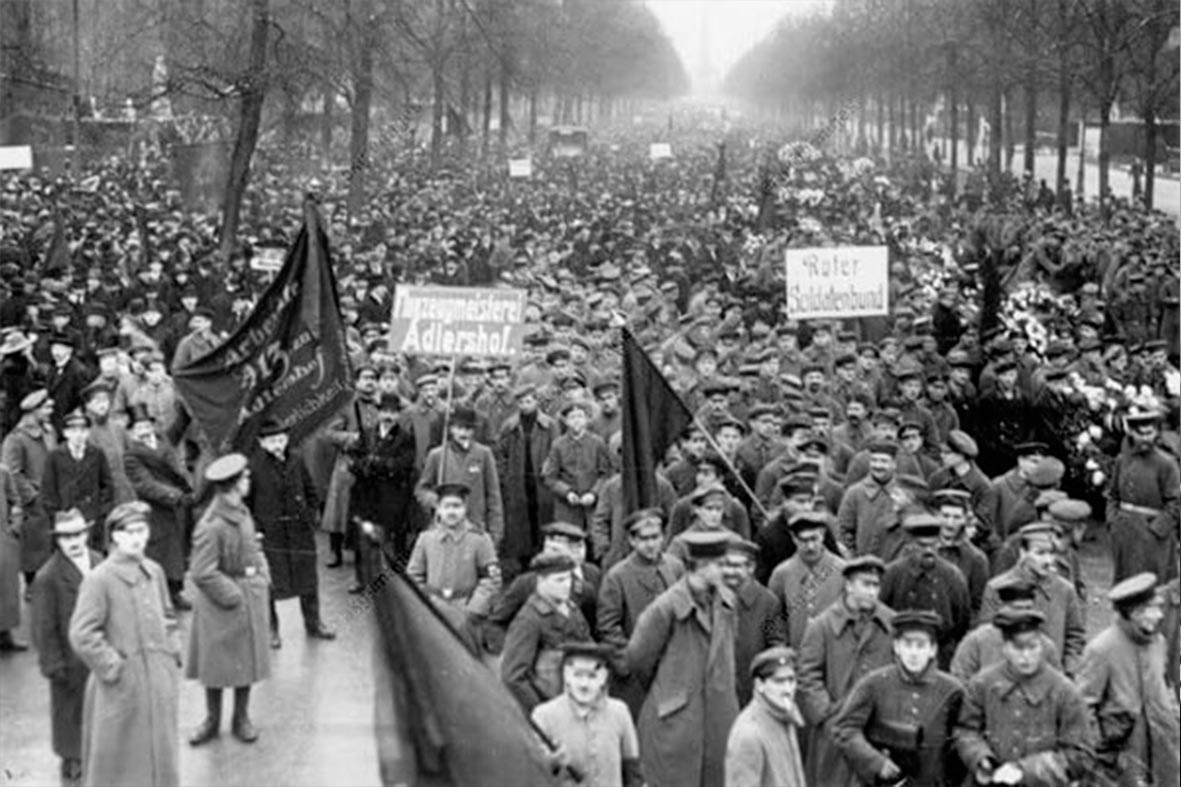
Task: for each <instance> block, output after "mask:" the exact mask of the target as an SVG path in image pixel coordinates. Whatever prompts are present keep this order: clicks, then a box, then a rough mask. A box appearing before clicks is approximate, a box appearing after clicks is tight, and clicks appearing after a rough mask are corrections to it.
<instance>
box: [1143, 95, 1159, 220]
mask: <svg viewBox="0 0 1181 787" xmlns="http://www.w3.org/2000/svg"><path fill="white" fill-rule="evenodd" d="M1156 132H1157V125H1156V111H1155V108H1149V110H1148V111H1147V112H1145V113H1144V207H1146V208H1148V209H1149V210H1152V203H1153V199H1152V192H1153V191H1154V190H1155V188H1156Z"/></svg>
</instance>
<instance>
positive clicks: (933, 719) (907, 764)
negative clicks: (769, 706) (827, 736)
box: [833, 609, 964, 786]
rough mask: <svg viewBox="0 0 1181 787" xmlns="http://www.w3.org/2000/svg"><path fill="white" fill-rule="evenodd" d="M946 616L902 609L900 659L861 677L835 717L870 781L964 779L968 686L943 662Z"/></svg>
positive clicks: (852, 759) (860, 772)
mask: <svg viewBox="0 0 1181 787" xmlns="http://www.w3.org/2000/svg"><path fill="white" fill-rule="evenodd" d="M943 627H944V626H943V622H942V620H941V619H940V617H939V615H938V613H935V612H931V611H929V610H925V609H924V610H919V609H904V610H902V611H901V612H899V613H898V614H897V615H895V616H894V663H893V664H891V665H889V666H886V667H881V668H879V669H876V670H874V671H873V672H870V673H869V674H867V675H865V676H864V677H863V678H861V679H860V680H858V681H857V683H856V684H855V685H854V686H853V692H852V694H850V695H849V698H848V699H847V700H845V703H844V707H843V708H842V709H841V711H840V713H839V715H838V716H837V718H836V719H835V720H834V722H833V728H834V734H835V737H836V741H837V745H838V746H839V747H840V749H841V751H842V752H844V754H845V758H846V759H847V760H848V761H849V764H850V765H851V766H852V768H853V771H854V772H855V773H856V774H857V776H858V777H859V778H860V780H861V783H862V784H878V783H887V784H890V783H894V782H896V781H897V780H899V779H905V780H906V782H907V784H915V785H919V784H923V785H932V786H934V785H942V784H959V783H961V782H962V781H963V777H964V774H963V770H962V766H961V764H960V762H959V759H958V758H957V757H956V756H955V753H954V751H953V749H952V745H951V739H952V730H953V728H954V725H955V722H956V719H957V718H958V716H959V711H960V706H961V704H962V702H963V693H964V690H963V687H961V686H960V684H959V682H958V681H957V680H956V679H955V678H953V677H951V676H950V675H948V674H947V673H946V672H943V671H942V670H940V669H939V668H938V667H937V666H936V655H937V653H938V651H939V636H940V631H941V629H942V628H943Z"/></svg>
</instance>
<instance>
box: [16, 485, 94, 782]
mask: <svg viewBox="0 0 1181 787" xmlns="http://www.w3.org/2000/svg"><path fill="white" fill-rule="evenodd" d="M89 530H90V523H89V522H87V521H86V519H85V518H84V517H83V516H82V513H81V512H80V511H78V509H76V508H72V509H69V510H68V511H59V512H58V513H57V514H56V515H55V516H54V522H53V539H54V541H55V542H56V543H57V549H56V550H54V553H53V556H52V557H50V558H49V561H48V562H46V564H45V565H44V566H42V567H41V570H40V571H38V572H37V580H36V581H35V582H34V583H33V606H32V618H33V620H32V627H31V631H32V634H33V641H34V643H35V644H36V646H37V660H38V662H39V665H40V667H41V674H42V675H44V676H45V677H46V678H47V679H48V680H49V714H50V719H51V721H52V723H53V751H54V753H55V754H57V756H58V757H60V758H61V761H62V762H61V775H62V778H63V779H65V780H67V782H71V781H72V782H76V781H77V780H78V779H79V778H80V777H81V775H82V698H83V693H84V691H85V689H86V678H87V676H88V675H89V674H90V670H89V668H87V666H86V664H85V662H83V661H82V659H80V658H78V656H77V654H75V653H74V649H73V648H72V647H70V643H69V640H68V638H67V636H66V632H67V630H68V629H69V626H70V617H71V616H72V615H73V614H74V607H75V606H76V605H77V603H78V589H79V587H81V585H82V579H83V578H84V577H86V576H87V575H89V574H90V572H91V571H92V570H93V569H94V567H95V566H97V565H98V564H99V563H100V562H101V561H102V555H100V554H99V553H98V552H95V551H93V550H91V549H89V548H88V547H87V545H86V544H87V540H88V531H89Z"/></svg>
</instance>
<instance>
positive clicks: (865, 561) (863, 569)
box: [841, 555, 886, 577]
mask: <svg viewBox="0 0 1181 787" xmlns="http://www.w3.org/2000/svg"><path fill="white" fill-rule="evenodd" d="M870 572H872V573H876V574H878V575H879V576H880V575H882V574H885V573H886V564H885V563H883V562H882V559H881V558H880V557H878V556H877V555H862V556H861V557H856V558H853V559H852V560H850V561H849V562H848V563H846V564H845V566H844V568H842V569H841V573H842V574H843V575H845V576H846V577H851V576H853V575H854V574H866V573H870Z"/></svg>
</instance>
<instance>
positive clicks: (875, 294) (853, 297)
mask: <svg viewBox="0 0 1181 787" xmlns="http://www.w3.org/2000/svg"><path fill="white" fill-rule="evenodd" d="M786 268H787V271H786V273H787V318H788V319H789V320H813V319H835V318H851V317H873V316H877V315H884V314H889V313H890V303H889V299H890V257H889V250H888V249H887V247H885V246H834V247H831V248H815V249H787V255H786Z"/></svg>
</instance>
